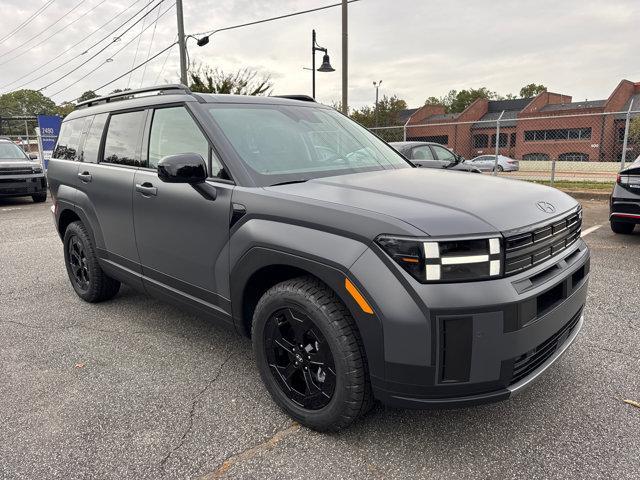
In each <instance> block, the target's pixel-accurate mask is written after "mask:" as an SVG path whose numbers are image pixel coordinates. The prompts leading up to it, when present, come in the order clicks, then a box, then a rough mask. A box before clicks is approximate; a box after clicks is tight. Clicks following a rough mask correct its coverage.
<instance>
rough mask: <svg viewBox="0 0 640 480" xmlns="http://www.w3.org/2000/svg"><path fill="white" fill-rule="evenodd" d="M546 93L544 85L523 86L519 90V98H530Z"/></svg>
mask: <svg viewBox="0 0 640 480" xmlns="http://www.w3.org/2000/svg"><path fill="white" fill-rule="evenodd" d="M546 91H547V87H545V86H544V85H542V84H540V85H536V84H535V83H530V84H529V85H525V86H524V87H522V88H521V89H520V98H532V97H535V96H538V95H540V94H541V93H542V92H546Z"/></svg>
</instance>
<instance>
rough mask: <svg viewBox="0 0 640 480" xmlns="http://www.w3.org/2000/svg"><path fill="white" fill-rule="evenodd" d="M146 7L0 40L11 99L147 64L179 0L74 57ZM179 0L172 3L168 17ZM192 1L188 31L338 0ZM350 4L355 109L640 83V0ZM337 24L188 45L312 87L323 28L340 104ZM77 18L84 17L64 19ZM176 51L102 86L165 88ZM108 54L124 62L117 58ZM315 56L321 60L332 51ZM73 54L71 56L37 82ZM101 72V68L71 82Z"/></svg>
mask: <svg viewBox="0 0 640 480" xmlns="http://www.w3.org/2000/svg"><path fill="white" fill-rule="evenodd" d="M48 1H51V0H2V2H1V3H0V16H1V17H0V18H2V19H3V20H2V25H3V29H2V33H0V38H2V37H4V36H5V35H7V34H8V33H9V32H11V30H13V29H14V28H15V27H17V26H18V25H19V24H20V23H21V22H22V21H23V20H25V19H26V18H28V17H29V16H30V15H31V14H32V13H34V12H35V11H36V10H37V9H38V8H40V7H42V6H43V5H45V4H46V3H47V2H48ZM148 1H149V0H138V1H137V2H136V0H127V1H125V0H53V3H51V4H50V6H49V7H47V8H46V9H45V10H44V12H43V13H42V14H40V15H39V16H38V17H37V18H35V19H34V20H33V21H31V22H29V24H28V25H26V26H24V27H23V28H21V29H20V30H19V31H18V32H17V33H15V34H14V35H12V36H11V37H10V38H8V39H6V40H4V41H2V42H0V93H6V92H7V91H10V90H12V89H14V88H16V87H23V88H33V89H36V90H37V89H39V88H42V87H43V86H45V85H47V84H49V83H51V82H54V81H55V80H58V79H60V78H61V80H60V81H58V82H56V83H54V84H53V85H51V86H49V87H47V88H46V89H45V90H44V91H43V93H45V94H46V95H49V96H52V95H53V94H54V93H56V92H58V91H60V90H62V89H65V88H66V87H69V88H68V89H66V90H64V91H62V92H61V93H59V94H57V95H53V97H52V98H53V100H54V101H56V102H57V103H60V102H62V101H65V100H71V99H74V98H76V97H77V96H78V95H79V94H80V93H82V92H83V91H85V90H89V89H95V88H96V87H98V86H99V85H102V84H104V83H106V82H108V81H110V80H112V79H113V78H115V77H117V76H119V75H120V74H122V73H123V72H125V71H127V70H128V69H130V68H131V67H132V65H133V64H134V55H135V53H136V49H137V60H136V61H135V64H136V65H137V64H138V63H140V62H142V61H144V59H146V58H147V53H148V52H150V53H151V55H153V54H154V53H156V52H158V51H160V50H162V49H163V48H165V47H166V46H168V45H169V44H171V43H172V42H173V41H174V40H175V37H176V21H175V8H171V9H170V10H169V12H168V13H167V14H166V15H164V17H162V18H161V19H160V20H159V21H158V23H157V28H156V29H155V34H154V27H153V26H150V27H149V28H148V29H147V30H146V31H145V32H144V34H143V35H142V36H141V37H139V38H140V39H141V40H140V43H139V44H138V39H137V38H135V36H136V35H138V34H139V33H140V31H141V30H142V28H143V26H144V27H147V26H149V25H152V24H153V21H154V20H155V18H156V14H157V13H156V12H157V10H156V11H154V12H152V13H151V14H150V15H149V16H148V17H147V19H148V20H147V21H146V23H144V25H143V22H141V23H139V24H138V25H136V26H135V27H134V28H133V29H132V30H131V31H130V32H128V33H127V34H125V35H124V36H123V37H122V40H121V41H120V42H117V43H113V44H112V45H111V46H110V47H109V48H107V49H106V50H105V51H104V52H103V53H101V54H100V55H98V56H97V57H96V58H95V59H93V60H91V61H90V62H89V63H87V64H86V65H85V66H83V67H81V68H77V67H78V65H79V64H80V63H82V62H84V61H86V59H87V58H89V57H90V56H91V55H93V54H95V53H96V52H98V51H99V50H100V48H102V47H104V46H106V45H107V44H108V42H103V43H102V44H100V45H98V46H96V47H94V48H92V49H91V50H90V51H89V53H87V54H85V55H81V56H79V57H78V58H77V59H75V60H73V61H70V62H69V60H71V59H73V58H74V57H75V56H76V55H79V54H80V53H82V52H83V51H84V50H86V49H87V48H88V47H90V46H91V45H92V44H93V43H95V42H97V41H98V40H100V39H101V38H102V37H104V36H105V35H108V34H110V33H111V32H112V31H113V30H114V29H115V27H117V26H118V25H120V24H121V23H122V22H124V21H125V20H126V19H127V18H129V17H130V16H131V15H132V14H133V13H135V12H136V11H137V10H139V9H140V8H142V7H143V6H144V5H145V4H146V3H148ZM157 1H159V0H156V2H157ZM173 2H174V0H164V1H163V3H162V4H161V6H160V12H163V11H165V10H166V9H167V8H169V7H170V6H171V5H172V4H173ZM133 3H135V5H133V7H131V8H130V9H129V10H128V11H127V12H126V13H124V14H122V15H121V16H120V17H118V18H117V19H115V20H114V21H113V22H111V23H110V24H109V25H108V26H106V27H105V28H103V29H102V30H99V31H97V32H96V33H95V34H94V35H92V36H91V37H90V38H88V39H87V40H85V41H84V42H82V43H81V44H79V45H78V46H76V47H74V48H72V49H71V50H69V52H67V53H65V54H64V55H62V56H60V58H58V59H56V60H54V61H52V62H51V63H50V64H48V65H47V66H45V67H42V68H41V69H39V70H37V71H36V72H34V73H33V74H30V75H28V76H26V77H25V78H23V79H22V80H20V81H18V82H15V83H13V84H12V85H11V86H9V87H7V86H6V85H7V84H9V83H10V82H14V81H15V80H17V79H18V78H19V77H22V76H23V75H26V74H28V73H29V72H31V71H33V70H35V69H36V68H37V67H39V66H40V65H42V64H44V63H45V62H47V61H49V60H51V59H52V58H54V57H55V56H57V55H59V54H60V53H62V52H64V51H65V50H66V49H68V48H69V47H71V46H72V45H73V44H75V43H76V42H78V41H79V40H81V39H82V38H83V37H85V36H86V35H88V34H90V33H91V32H93V31H94V30H96V29H98V28H99V27H100V26H101V25H102V24H104V23H105V22H106V21H108V20H109V19H111V18H112V17H113V16H114V15H116V14H117V13H118V12H120V11H121V10H123V9H125V8H126V7H127V6H130V5H132V4H133ZM154 3H155V2H154ZM183 3H184V8H185V19H184V21H185V30H186V32H187V33H197V32H202V31H206V30H211V29H215V28H222V27H226V26H230V25H234V24H238V23H244V22H249V21H253V20H257V19H261V18H266V17H270V16H276V15H280V14H284V13H290V12H295V11H299V10H305V9H308V8H313V7H317V6H322V5H327V4H331V3H337V0H279V1H267V0H217V1H205V0H183ZM78 5H79V6H78ZM152 5H153V4H152ZM76 6H77V8H75V10H73V11H72V12H71V13H68V12H69V11H70V10H72V9H74V7H76ZM94 7H95V8H94ZM91 9H93V10H92V11H91V12H90V13H88V14H86V12H87V11H89V10H91ZM349 9H350V13H349V55H350V58H349V69H350V72H349V81H350V89H349V96H350V98H349V100H350V104H351V106H355V107H358V106H361V105H364V104H367V103H373V99H374V96H375V91H374V88H373V85H372V82H373V81H374V80H382V88H381V91H380V93H381V95H382V94H388V95H390V94H397V95H398V96H399V97H401V98H404V99H405V100H406V101H407V103H408V104H409V106H410V107H417V106H420V105H421V104H422V103H424V100H425V99H426V98H427V97H429V96H441V95H444V94H446V93H447V92H448V91H449V90H450V89H458V90H459V89H463V88H470V87H474V88H477V87H481V86H486V87H488V88H489V89H491V90H494V91H496V92H498V93H501V94H507V93H517V92H518V91H519V89H520V87H521V86H523V85H525V84H527V83H531V82H535V83H543V84H545V85H546V86H547V87H548V88H549V89H550V90H552V91H555V92H561V93H565V94H568V95H573V98H574V100H584V99H590V100H595V99H600V98H606V97H607V96H608V95H609V94H610V93H611V91H612V90H613V88H614V87H615V86H616V85H617V84H618V82H619V81H620V80H621V79H623V78H627V79H629V80H632V81H640V62H639V61H638V56H637V55H638V52H640V35H638V31H637V28H638V25H640V2H639V1H638V0H607V1H589V0H552V1H548V0H542V1H540V0H539V1H531V0H529V1H525V0H521V1H502V2H500V1H496V0H475V1H471V0H467V1H462V0H457V1H456V0H447V1H439V0H438V1H435V0H361V1H360V2H357V3H353V4H350V6H349ZM80 17H81V18H80ZM340 18H341V17H340V8H333V9H329V10H324V11H321V12H317V13H311V14H307V15H302V16H298V17H294V18H290V19H285V20H278V21H275V22H271V23H266V24H263V25H256V26H250V27H245V28H241V29H237V30H232V31H227V32H220V33H217V34H215V35H213V36H212V37H211V42H210V43H209V45H207V46H205V47H202V48H200V47H197V46H196V45H195V42H193V41H190V42H189V53H190V56H191V58H192V60H195V61H201V62H205V63H207V64H210V65H212V66H218V67H220V68H222V69H223V70H225V71H227V70H228V71H231V70H235V69H238V68H242V67H250V68H253V69H256V70H258V71H259V72H261V73H264V74H269V75H270V76H271V78H272V80H273V83H274V85H275V88H274V90H273V93H274V94H285V93H289V94H292V93H303V94H309V93H310V91H311V73H310V72H309V71H307V70H303V67H308V66H310V63H311V58H310V57H311V54H310V49H311V45H310V43H311V29H312V28H315V29H316V30H317V32H318V42H319V43H320V44H321V45H322V46H324V47H327V48H328V49H329V54H330V56H331V63H332V64H333V66H334V68H336V72H334V73H318V74H317V97H318V99H319V100H320V101H322V102H324V103H331V102H332V101H336V100H339V99H340V88H341V73H340V66H341V58H340V50H341V29H340V28H341V20H340ZM76 19H79V20H78V21H76V22H75V23H73V24H71V25H70V26H68V27H67V25H69V24H70V23H71V22H73V21H74V20H76ZM56 21H58V23H55V22H56ZM54 23H55V24H54ZM52 24H54V25H53V26H51V27H50V28H49V29H48V30H47V31H45V32H44V33H42V34H40V35H38V36H35V37H34V35H36V34H38V33H39V32H41V31H42V30H44V29H45V28H47V27H48V26H50V25H52ZM65 27H66V28H65ZM63 28H64V30H62V31H60V32H59V33H57V34H56V35H54V36H52V37H51V38H49V39H47V37H49V36H50V35H52V34H54V33H55V32H56V31H57V30H60V29H63ZM122 30H123V29H121V30H120V32H121V31H122ZM152 37H153V43H151V40H152ZM132 39H133V41H131V40H132ZM44 40H46V41H44ZM129 41H131V43H130V44H129V45H128V46H127V47H125V45H126V44H127V42H129ZM41 42H42V44H41V45H37V44H39V43H41ZM16 47H18V48H16ZM123 47H124V48H123ZM13 49H15V50H14V51H11V50H13ZM120 49H122V51H121V52H120V53H118V54H117V55H115V56H114V53H115V52H117V51H118V50H120ZM177 53H178V52H177V48H175V47H174V48H173V49H172V50H171V51H170V52H169V56H168V57H167V56H166V55H161V56H160V57H158V58H157V59H156V60H154V61H153V62H151V63H149V65H148V67H147V69H146V71H145V72H144V79H143V78H142V74H143V70H142V69H140V70H138V71H136V72H134V73H133V75H131V77H130V78H129V77H128V76H127V77H125V78H123V79H122V80H119V81H118V82H116V83H114V84H112V85H109V86H108V87H106V88H105V89H104V90H101V91H100V92H99V93H108V92H109V91H111V90H113V89H114V88H125V87H127V86H129V87H130V88H138V87H140V85H141V84H142V85H144V86H146V85H151V84H153V83H154V82H155V81H156V79H157V78H159V81H160V82H176V81H177V80H178V78H179V73H178V71H179V66H178V55H177ZM111 57H113V60H112V61H110V62H106V60H107V59H108V58H111ZM165 59H166V64H165ZM317 60H318V62H320V61H321V54H318V58H317ZM64 62H69V63H67V64H66V65H65V66H63V67H61V68H59V69H57V70H55V71H53V72H51V73H50V74H48V75H45V76H43V78H40V79H37V80H36V78H37V77H38V76H41V75H42V74H44V73H46V72H47V71H49V70H51V69H54V68H55V67H57V66H58V65H60V64H62V63H64ZM163 64H164V70H162V66H163ZM318 64H319V63H318ZM98 66H100V68H99V69H98V70H96V71H95V72H94V73H92V74H90V75H88V76H86V78H84V79H82V80H80V81H79V82H78V83H76V84H75V85H73V83H74V82H76V81H78V80H79V79H81V78H82V77H84V76H85V75H87V74H88V73H89V72H90V71H91V70H93V69H94V68H96V67H98ZM25 83H26V85H24V86H23V84H25Z"/></svg>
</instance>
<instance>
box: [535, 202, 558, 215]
mask: <svg viewBox="0 0 640 480" xmlns="http://www.w3.org/2000/svg"><path fill="white" fill-rule="evenodd" d="M536 206H537V207H538V208H539V209H540V210H542V211H543V212H545V213H554V212H555V211H556V207H555V206H553V205H552V204H551V203H549V202H538V203H536Z"/></svg>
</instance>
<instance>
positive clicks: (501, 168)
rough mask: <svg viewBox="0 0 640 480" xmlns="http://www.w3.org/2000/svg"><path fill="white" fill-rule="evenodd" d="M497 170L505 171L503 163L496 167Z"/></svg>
mask: <svg viewBox="0 0 640 480" xmlns="http://www.w3.org/2000/svg"><path fill="white" fill-rule="evenodd" d="M496 170H497V171H498V173H502V172H504V167H503V166H502V165H498V166H497V167H496Z"/></svg>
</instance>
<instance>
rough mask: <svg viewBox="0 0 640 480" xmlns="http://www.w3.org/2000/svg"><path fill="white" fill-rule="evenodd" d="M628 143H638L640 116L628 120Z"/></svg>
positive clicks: (639, 139) (639, 142)
mask: <svg viewBox="0 0 640 480" xmlns="http://www.w3.org/2000/svg"><path fill="white" fill-rule="evenodd" d="M628 143H633V144H634V145H640V117H636V118H634V119H633V120H631V122H629V140H628Z"/></svg>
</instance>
